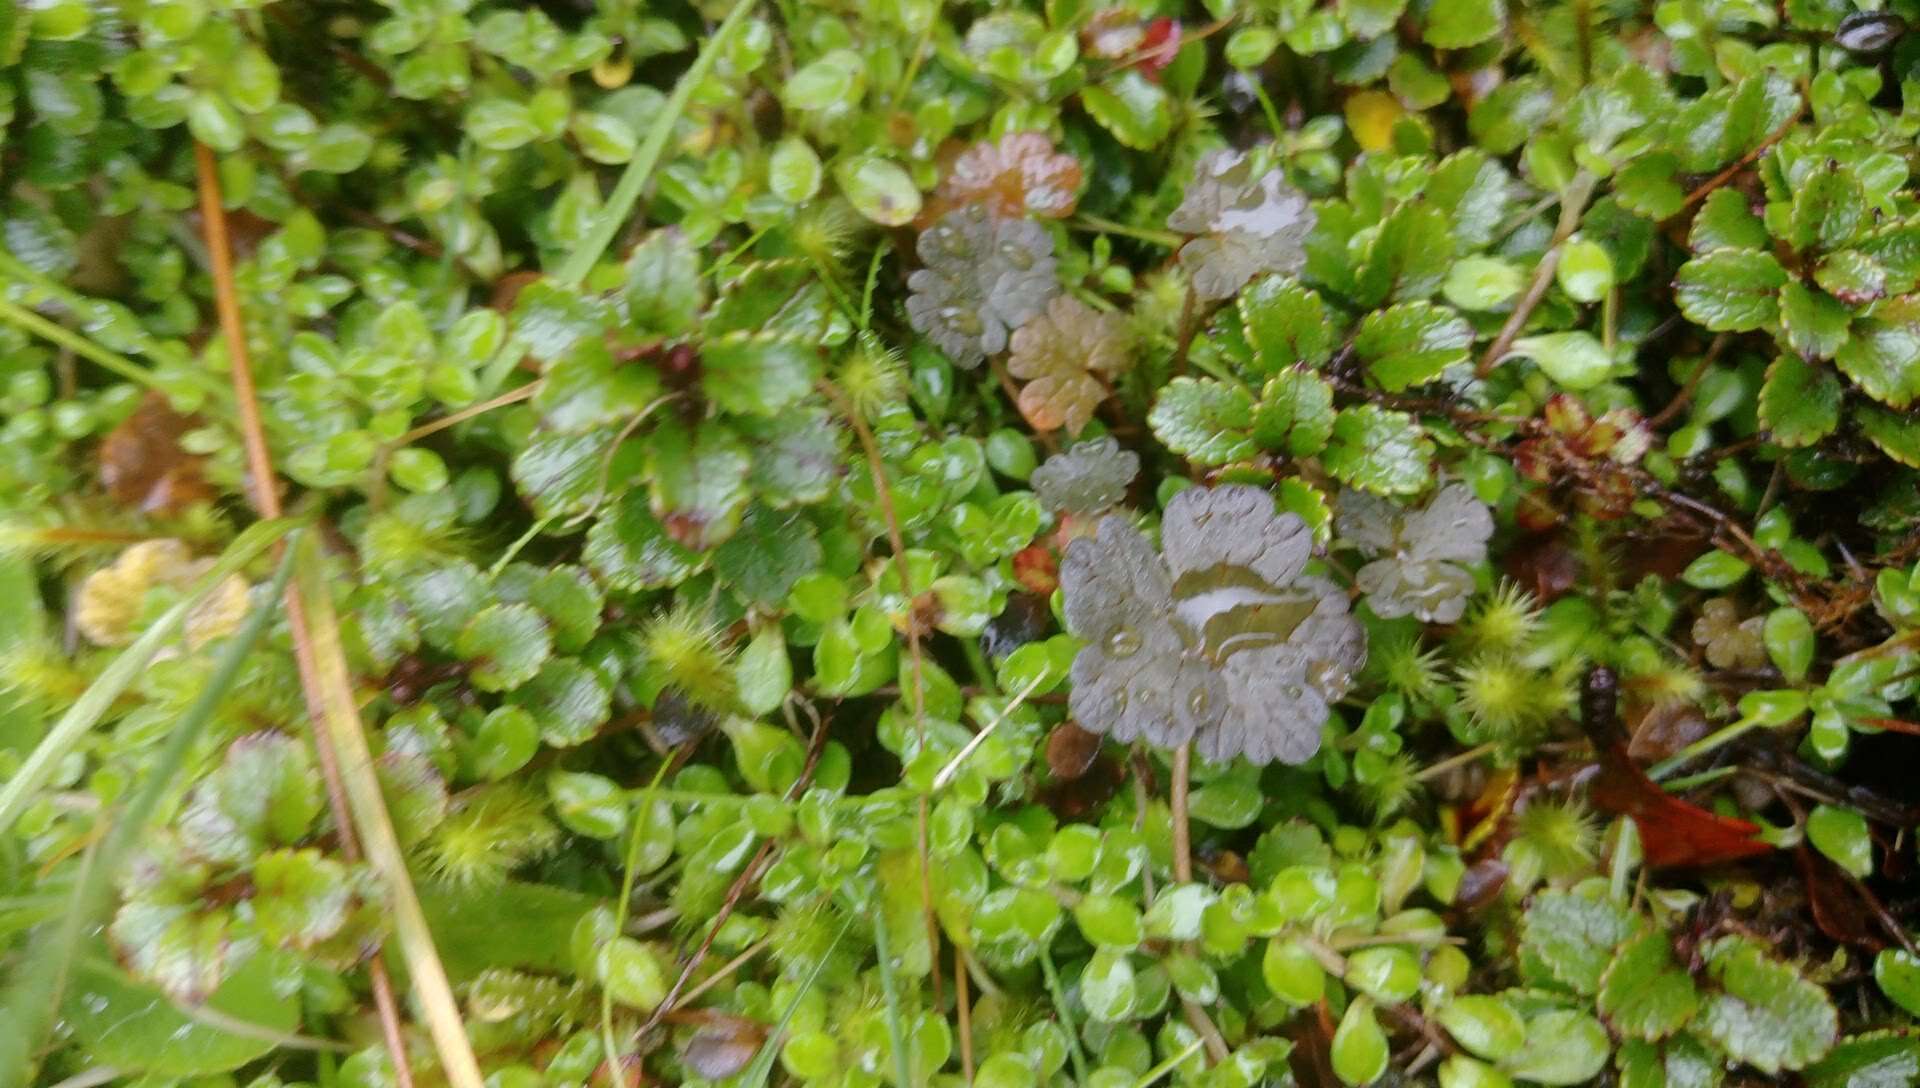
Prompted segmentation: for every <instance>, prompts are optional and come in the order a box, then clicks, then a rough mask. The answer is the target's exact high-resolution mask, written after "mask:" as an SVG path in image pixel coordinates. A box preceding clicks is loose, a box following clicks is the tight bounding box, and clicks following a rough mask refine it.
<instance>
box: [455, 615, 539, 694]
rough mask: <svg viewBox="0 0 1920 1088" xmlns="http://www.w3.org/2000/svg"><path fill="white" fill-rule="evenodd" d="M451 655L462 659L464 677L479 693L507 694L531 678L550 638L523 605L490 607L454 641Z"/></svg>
mask: <svg viewBox="0 0 1920 1088" xmlns="http://www.w3.org/2000/svg"><path fill="white" fill-rule="evenodd" d="M453 651H454V653H456V654H458V655H460V657H462V658H464V659H465V660H466V661H467V663H468V667H469V672H468V677H469V679H471V680H472V682H473V685H474V686H475V687H477V688H479V689H480V690H481V691H507V690H509V689H511V688H517V687H519V686H520V685H521V684H524V683H526V682H527V681H528V680H531V679H533V675H534V673H536V672H538V671H539V670H540V665H541V663H542V662H544V661H546V659H547V655H548V654H550V653H552V652H553V637H552V635H551V634H549V633H548V631H547V623H546V621H545V620H543V619H541V618H540V613H538V612H535V611H534V610H533V609H532V608H529V607H528V606H526V605H524V604H506V605H493V606H491V607H488V608H483V609H481V610H480V611H479V612H478V613H475V615H474V617H473V618H472V619H471V620H468V621H467V625H466V626H465V627H463V628H461V630H460V635H459V637H458V638H457V639H455V640H454V645H453Z"/></svg>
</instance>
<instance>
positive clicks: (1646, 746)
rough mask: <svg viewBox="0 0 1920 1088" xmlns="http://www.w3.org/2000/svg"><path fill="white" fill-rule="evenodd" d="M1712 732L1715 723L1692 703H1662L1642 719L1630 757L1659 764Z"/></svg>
mask: <svg viewBox="0 0 1920 1088" xmlns="http://www.w3.org/2000/svg"><path fill="white" fill-rule="evenodd" d="M1712 731H1713V723H1712V722H1710V721H1708V720H1707V716H1706V715H1704V714H1702V713H1700V708H1699V707H1698V706H1695V705H1694V704H1692V703H1684V702H1666V703H1660V704H1659V705H1657V706H1654V707H1653V708H1652V709H1650V710H1648V711H1647V712H1646V713H1645V714H1643V715H1641V716H1640V721H1639V722H1638V724H1636V725H1635V726H1634V728H1633V740H1632V741H1631V742H1629V743H1628V745H1627V754H1628V755H1629V756H1631V757H1633V758H1634V759H1636V760H1640V761H1643V762H1648V763H1657V762H1659V761H1660V760H1663V759H1665V758H1667V757H1668V756H1670V755H1672V754H1674V753H1675V752H1678V751H1679V750H1680V749H1682V748H1685V747H1686V746H1687V745H1689V744H1692V743H1693V742H1694V741H1696V740H1699V739H1700V738H1701V737H1704V736H1706V735H1707V734H1708V733H1710V732H1712Z"/></svg>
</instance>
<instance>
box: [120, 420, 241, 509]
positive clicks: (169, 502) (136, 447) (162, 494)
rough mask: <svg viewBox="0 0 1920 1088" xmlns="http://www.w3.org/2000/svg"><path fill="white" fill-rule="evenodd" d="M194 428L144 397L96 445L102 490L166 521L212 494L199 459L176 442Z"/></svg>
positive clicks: (122, 501) (195, 423) (207, 498)
mask: <svg viewBox="0 0 1920 1088" xmlns="http://www.w3.org/2000/svg"><path fill="white" fill-rule="evenodd" d="M197 425H198V421H196V420H195V419H194V418H193V417H191V416H184V415H181V414H180V413H178V412H176V411H174V410H173V409H172V408H171V407H169V406H168V405H167V399H166V398H165V397H163V396H161V395H160V394H158V393H148V394H147V396H146V398H145V399H144V400H142V401H141V402H140V406H139V407H138V408H135V409H134V410H133V414H132V415H130V416H128V417H127V418H126V420H125V421H123V422H122V423H121V424H120V425H119V426H118V427H115V428H114V429H113V430H111V431H109V432H107V437H106V438H105V439H103V440H102V441H101V443H100V485H101V486H102V487H104V488H106V489H107V494H108V495H109V496H111V497H112V498H113V500H114V501H115V502H118V503H122V504H124V505H127V506H131V507H133V508H134V509H136V510H139V511H140V512H141V513H144V514H152V515H154V516H156V517H170V516H172V515H175V514H178V513H180V512H181V511H182V510H185V509H186V508H187V507H189V506H192V505H194V504H196V503H202V502H207V501H209V500H211V499H212V498H213V497H214V491H213V488H212V487H211V486H209V485H208V483H207V481H206V477H205V476H204V475H203V474H202V471H201V470H202V465H203V459H202V458H201V457H199V456H198V455H196V454H191V453H188V452H187V451H186V450H184V449H182V448H180V438H181V436H182V435H184V434H186V433H187V432H188V431H190V430H192V429H193V428H194V427H195V426H197Z"/></svg>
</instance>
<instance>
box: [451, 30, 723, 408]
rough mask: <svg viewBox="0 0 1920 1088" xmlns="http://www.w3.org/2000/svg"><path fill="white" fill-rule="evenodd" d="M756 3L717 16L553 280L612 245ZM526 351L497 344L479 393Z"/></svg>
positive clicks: (573, 279) (572, 274)
mask: <svg viewBox="0 0 1920 1088" xmlns="http://www.w3.org/2000/svg"><path fill="white" fill-rule="evenodd" d="M757 2H758V0H734V5H733V8H732V9H731V10H729V11H728V12H727V15H726V18H724V19H722V20H720V25H719V26H718V27H717V28H715V29H714V32H713V34H712V35H711V36H710V37H708V38H707V41H706V44H705V45H703V46H701V47H700V52H699V53H698V54H697V55H696V56H695V57H694V58H693V63H692V64H691V65H689V66H688V67H687V70H686V72H685V73H684V74H682V75H681V77H680V79H679V82H677V83H675V84H674V85H673V93H672V94H670V95H668V96H667V100H666V102H665V103H663V104H662V105H661V107H660V112H659V113H657V114H655V115H654V117H653V121H652V123H651V124H650V125H648V126H647V134H646V137H645V138H644V139H642V140H641V141H640V146H639V147H638V148H637V149H636V150H635V151H634V153H633V158H631V159H628V160H627V168H626V170H625V171H624V172H623V173H621V175H620V180H619V181H618V182H616V183H615V184H614V186H613V192H612V193H611V194H609V195H608V196H607V202H606V203H605V204H604V205H602V206H601V208H600V212H599V214H598V215H596V216H594V219H593V223H592V225H591V226H589V227H588V228H587V232H586V234H585V235H583V236H582V237H581V239H580V242H579V244H578V245H576V246H574V247H573V249H572V251H571V252H569V253H568V254H567V256H566V259H564V260H562V261H561V262H560V266H559V267H558V268H556V269H554V271H553V279H554V280H555V282H558V283H561V284H564V285H566V286H568V287H572V286H575V285H577V284H579V283H580V282H581V281H582V280H585V279H586V278H587V273H589V272H591V271H593V266H594V265H595V264H597V263H599V260H600V258H601V256H602V255H604V254H605V253H606V252H607V247H608V246H610V245H612V244H613V236H614V235H616V234H618V233H620V228H621V227H622V226H625V225H626V222H627V218H628V217H629V216H631V215H632V214H633V206H634V205H635V204H637V203H639V201H640V193H641V191H642V190H644V189H645V188H646V187H647V182H648V181H649V180H650V179H651V178H652V177H653V168H654V167H655V166H658V165H659V164H660V155H661V153H662V152H664V151H665V150H666V149H667V141H668V140H670V139H672V138H673V126H674V125H676V124H678V123H679V121H680V115H681V114H683V113H685V112H686V109H687V102H688V100H690V99H691V98H692V97H693V92H694V89H695V88H697V87H699V86H700V82H701V81H702V80H704V79H706V78H707V73H708V72H710V71H712V70H713V65H714V62H715V61H716V60H718V59H719V56H720V47H721V46H722V45H723V44H724V43H725V42H726V40H727V37H728V36H729V35H730V34H732V33H733V30H734V28H735V27H737V26H739V25H740V24H741V23H742V22H744V21H745V20H746V17H747V13H748V12H750V11H752V10H753V6H754V4H755V3H757ZM526 351H527V346H526V345H525V344H524V343H522V342H521V341H520V339H519V338H518V337H512V338H509V339H508V340H507V342H506V343H505V344H502V345H501V346H500V350H499V352H497V353H496V354H495V355H494V357H493V358H492V359H490V360H488V361H487V365H486V369H485V370H483V371H482V372H481V375H480V395H481V397H482V398H485V397H490V396H492V395H493V394H494V391H495V390H497V389H499V388H500V386H501V384H502V383H504V382H505V381H506V380H507V375H509V374H511V373H513V368H514V367H516V366H519V365H520V360H521V359H522V358H523V357H524V356H525V355H526Z"/></svg>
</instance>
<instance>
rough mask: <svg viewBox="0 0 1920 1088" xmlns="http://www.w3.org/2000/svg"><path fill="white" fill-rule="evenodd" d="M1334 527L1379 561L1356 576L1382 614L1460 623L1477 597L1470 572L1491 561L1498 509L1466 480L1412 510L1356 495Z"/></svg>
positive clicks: (1344, 498)
mask: <svg viewBox="0 0 1920 1088" xmlns="http://www.w3.org/2000/svg"><path fill="white" fill-rule="evenodd" d="M1334 530H1335V532H1336V534H1337V535H1338V536H1339V538H1340V539H1341V541H1342V542H1344V543H1346V544H1350V545H1352V546H1354V547H1356V548H1359V549H1360V550H1361V551H1363V552H1366V553H1368V554H1370V555H1373V556H1375V557H1376V558H1375V559H1374V560H1373V562H1371V563H1368V564H1367V565H1366V566H1364V567H1361V568H1360V571H1359V573H1357V574H1356V575H1354V584H1355V585H1356V586H1358V587H1359V588H1360V591H1361V592H1362V593H1365V594H1366V595H1367V605H1368V606H1369V607H1371V608H1372V609H1373V611H1374V614H1375V615H1378V616H1380V617H1382V618H1384V619H1393V618H1395V617H1398V616H1413V617H1415V618H1417V619H1419V620H1420V621H1421V622H1422V623H1452V622H1454V621H1455V620H1458V619H1459V618H1460V617H1461V615H1462V614H1463V613H1465V612H1466V608H1467V600H1468V598H1470V597H1472V596H1473V591H1474V581H1473V572H1472V571H1471V570H1469V569H1468V568H1469V567H1472V566H1474V565H1475V564H1478V563H1480V562H1483V561H1484V560H1485V559H1486V558H1487V540H1488V538H1490V537H1491V536H1493V511H1491V510H1489V509H1488V508H1487V504H1486V503H1483V502H1481V501H1480V500H1479V499H1478V498H1476V497H1475V496H1474V494H1473V489H1472V488H1469V487H1468V486H1467V485H1465V484H1461V483H1453V484H1448V485H1446V486H1445V487H1443V488H1441V489H1440V490H1439V492H1438V493H1436V494H1435V495H1434V496H1433V499H1432V500H1431V501H1430V502H1428V503H1427V504H1426V506H1424V507H1418V508H1412V509H1409V508H1406V507H1402V506H1398V505H1395V504H1394V503H1392V502H1389V501H1387V500H1386V499H1383V498H1380V497H1378V496H1376V495H1369V494H1367V493H1366V492H1364V491H1353V490H1348V491H1343V492H1342V493H1341V495H1340V504H1339V512H1338V514H1337V515H1336V516H1335V518H1334Z"/></svg>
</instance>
